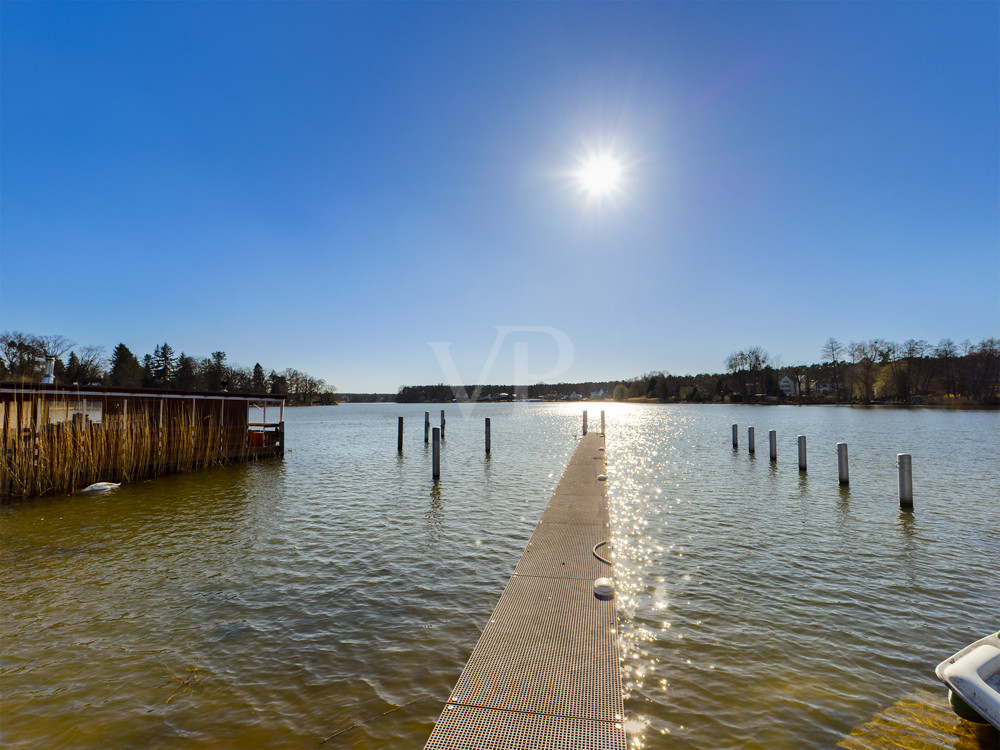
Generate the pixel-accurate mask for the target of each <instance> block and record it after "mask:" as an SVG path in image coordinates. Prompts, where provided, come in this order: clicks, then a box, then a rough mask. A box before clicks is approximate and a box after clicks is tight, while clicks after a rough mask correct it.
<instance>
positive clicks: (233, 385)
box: [0, 331, 336, 405]
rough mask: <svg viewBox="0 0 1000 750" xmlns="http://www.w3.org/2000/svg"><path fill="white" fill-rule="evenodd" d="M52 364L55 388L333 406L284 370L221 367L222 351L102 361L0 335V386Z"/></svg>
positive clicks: (86, 350)
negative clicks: (252, 397)
mask: <svg viewBox="0 0 1000 750" xmlns="http://www.w3.org/2000/svg"><path fill="white" fill-rule="evenodd" d="M49 357H52V358H54V359H55V368H54V374H55V382H56V383H57V384H60V385H74V384H75V385H101V386H118V387H122V388H154V389H161V390H164V389H176V390H181V391H193V392H213V391H222V390H226V391H230V392H233V393H259V394H271V395H280V396H285V398H286V400H287V402H288V403H289V404H290V405H302V404H315V403H321V404H322V403H336V401H335V395H334V394H335V393H336V388H334V387H333V386H330V385H328V384H327V383H326V382H324V381H323V379H322V378H314V377H312V376H311V375H308V374H306V373H304V372H300V371H298V370H296V369H293V368H287V369H284V370H281V371H280V372H278V371H275V370H267V371H265V370H264V368H263V367H261V365H260V363H259V362H258V363H257V364H255V365H254V366H253V367H241V366H239V365H234V364H230V363H229V362H227V361H226V353H225V352H224V351H215V352H212V354H211V356H209V357H192V356H190V355H188V354H185V353H184V352H181V353H180V354H176V353H175V351H174V348H173V347H172V346H170V344H168V343H166V342H164V343H162V344H159V345H157V346H156V347H155V349H154V350H153V353H152V354H144V355H143V356H142V358H141V359H140V358H139V357H137V356H136V355H135V354H133V353H132V351H131V350H130V349H129V348H128V347H127V346H126V345H125V344H118V346H116V347H115V348H114V351H113V352H112V353H111V356H110V357H108V356H106V353H105V349H104V347H103V346H82V347H80V346H77V345H76V343H75V342H73V341H71V340H70V339H68V338H66V337H65V336H36V335H33V334H29V333H21V332H19V331H6V332H4V333H2V334H0V381H4V382H7V381H13V382H30V383H38V382H40V381H41V378H42V374H43V373H44V371H45V360H46V359H47V358H49Z"/></svg>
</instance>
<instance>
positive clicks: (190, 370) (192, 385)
mask: <svg viewBox="0 0 1000 750" xmlns="http://www.w3.org/2000/svg"><path fill="white" fill-rule="evenodd" d="M196 366H197V363H196V362H195V361H194V357H189V356H188V355H186V354H185V353H184V352H181V353H180V356H179V357H177V372H176V377H175V383H174V385H175V386H176V387H177V388H180V389H181V390H182V391H195V390H198V373H197V372H196Z"/></svg>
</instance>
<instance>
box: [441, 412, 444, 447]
mask: <svg viewBox="0 0 1000 750" xmlns="http://www.w3.org/2000/svg"><path fill="white" fill-rule="evenodd" d="M441 439H442V440H444V409H442V410H441Z"/></svg>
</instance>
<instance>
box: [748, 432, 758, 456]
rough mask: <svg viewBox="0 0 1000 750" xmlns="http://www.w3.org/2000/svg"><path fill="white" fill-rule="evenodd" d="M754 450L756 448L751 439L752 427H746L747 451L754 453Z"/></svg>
mask: <svg viewBox="0 0 1000 750" xmlns="http://www.w3.org/2000/svg"><path fill="white" fill-rule="evenodd" d="M756 451H757V448H756V445H755V444H754V440H753V427H747V452H748V453H755V452H756Z"/></svg>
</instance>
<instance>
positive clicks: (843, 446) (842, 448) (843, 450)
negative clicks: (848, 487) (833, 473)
mask: <svg viewBox="0 0 1000 750" xmlns="http://www.w3.org/2000/svg"><path fill="white" fill-rule="evenodd" d="M837 478H838V479H839V480H840V483H841V484H842V485H845V484H850V483H851V477H850V472H849V471H848V468H847V443H837Z"/></svg>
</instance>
